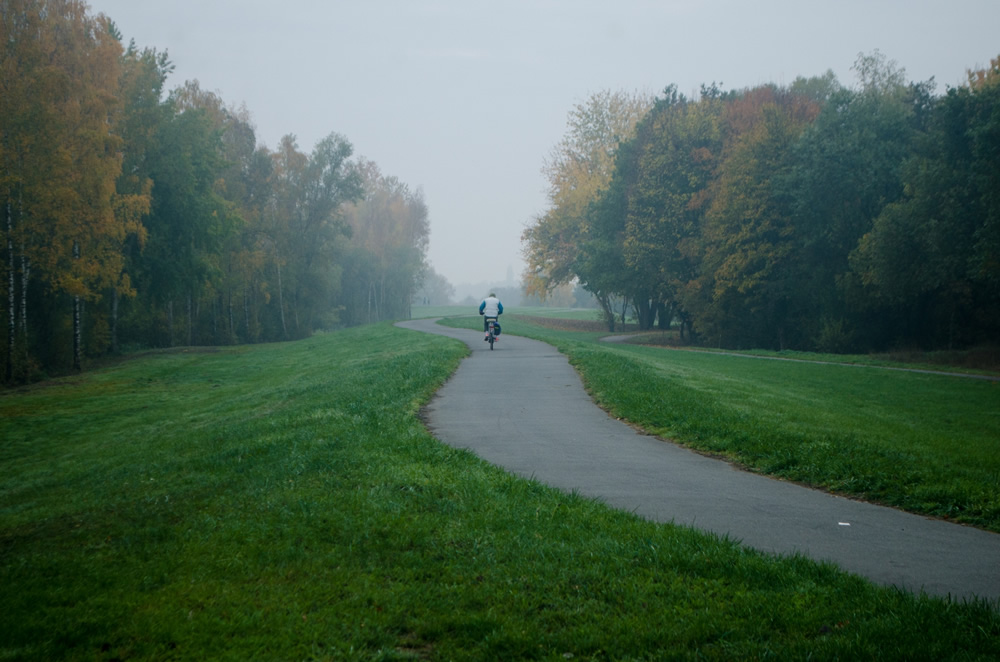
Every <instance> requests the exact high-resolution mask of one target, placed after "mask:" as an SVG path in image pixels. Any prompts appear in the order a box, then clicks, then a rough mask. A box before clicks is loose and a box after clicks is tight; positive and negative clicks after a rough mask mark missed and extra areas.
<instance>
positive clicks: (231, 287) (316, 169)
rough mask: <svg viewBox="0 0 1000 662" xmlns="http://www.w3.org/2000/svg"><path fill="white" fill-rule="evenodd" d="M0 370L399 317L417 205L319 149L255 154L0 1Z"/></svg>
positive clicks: (106, 24)
mask: <svg viewBox="0 0 1000 662" xmlns="http://www.w3.org/2000/svg"><path fill="white" fill-rule="evenodd" d="M0 49H2V51H0V200H2V202H0V204H2V208H0V214H2V223H3V236H4V241H3V246H2V254H3V258H2V264H3V276H4V281H5V282H4V285H5V286H6V287H5V288H4V289H5V290H6V293H7V297H6V299H7V301H6V303H7V305H6V306H5V307H4V308H5V312H6V317H7V319H6V324H4V325H3V328H2V330H0V334H2V341H3V348H4V351H3V352H2V353H0V354H2V358H0V361H2V368H0V369H2V374H3V376H4V379H5V380H6V381H7V382H8V383H10V382H23V381H27V380H31V379H37V378H38V377H40V376H42V375H44V374H47V373H49V372H61V371H65V370H66V369H69V368H73V369H77V370H79V369H80V368H81V367H82V364H83V363H84V362H85V361H86V360H87V358H88V357H98V356H102V355H106V354H108V353H116V352H120V351H122V350H124V349H128V348H144V347H150V348H155V347H170V346H175V345H213V344H233V343H249V342H263V341H275V340H284V339H296V338H302V337H305V336H308V335H309V334H311V333H313V332H314V331H316V330H318V329H323V328H330V327H333V326H337V325H343V324H358V323H365V322H373V321H377V320H383V319H391V318H398V317H401V316H404V315H406V314H408V310H409V303H410V298H411V297H412V295H413V293H414V292H415V291H416V289H417V287H419V285H420V278H421V275H422V274H423V272H424V270H425V256H426V250H427V242H428V236H429V224H428V212H427V206H426V204H425V203H424V200H423V194H422V192H421V191H419V190H417V191H414V190H411V189H410V188H409V187H408V186H407V185H406V184H404V183H402V182H400V181H398V180H397V179H396V178H394V177H390V176H387V175H384V174H383V173H381V172H380V171H379V168H378V167H377V165H376V164H374V163H372V162H370V161H366V160H364V159H355V158H352V152H353V148H352V146H351V144H350V142H349V141H348V140H347V139H346V138H345V137H343V136H341V135H338V134H336V133H331V134H330V135H329V136H327V137H326V138H324V139H322V140H320V141H319V142H318V143H317V144H316V145H315V147H314V148H313V149H312V150H311V151H310V152H308V153H307V152H305V151H303V150H302V149H301V148H300V147H299V146H298V144H297V142H296V138H295V136H294V135H287V136H285V137H284V138H282V139H281V141H280V144H279V145H278V146H277V148H276V149H274V150H271V149H269V148H267V147H266V146H263V145H259V144H258V143H257V137H256V135H255V128H254V125H253V123H252V121H251V116H250V113H249V111H248V110H247V109H246V108H245V107H242V106H241V107H233V106H229V105H227V104H225V103H224V102H223V101H222V100H221V99H220V97H219V96H218V95H217V94H216V93H213V92H208V91H205V90H203V89H201V88H200V86H199V84H198V83H197V82H187V83H185V84H184V85H182V86H180V87H178V88H177V89H174V90H172V91H170V92H169V93H168V92H167V91H166V82H167V79H168V77H169V75H170V74H171V73H172V71H173V66H172V64H171V63H170V61H169V58H168V56H167V53H165V52H158V51H157V50H155V49H152V48H144V49H140V48H138V47H136V45H135V43H134V42H130V43H129V44H128V45H127V46H126V45H125V44H124V43H123V39H122V36H121V34H120V33H119V31H118V30H117V28H116V26H115V24H114V23H113V21H112V20H111V19H109V18H108V17H106V16H104V15H97V16H92V15H90V14H89V13H88V7H87V5H86V3H84V2H81V1H78V0H4V1H3V2H2V3H0Z"/></svg>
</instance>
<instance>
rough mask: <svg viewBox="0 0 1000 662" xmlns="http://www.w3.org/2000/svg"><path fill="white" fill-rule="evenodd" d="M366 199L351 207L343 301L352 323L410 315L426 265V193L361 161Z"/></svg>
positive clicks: (348, 216)
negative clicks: (410, 308) (411, 303)
mask: <svg viewBox="0 0 1000 662" xmlns="http://www.w3.org/2000/svg"><path fill="white" fill-rule="evenodd" d="M359 172H360V173H361V186H362V189H363V191H364V194H363V197H362V198H361V199H360V200H358V201H357V202H355V203H353V204H351V205H348V206H347V208H346V218H347V224H348V226H349V227H350V228H351V241H350V242H349V245H348V249H349V255H348V264H347V273H346V274H345V283H344V285H345V288H344V293H343V305H344V306H345V308H346V312H347V320H346V321H348V322H349V323H354V324H357V323H368V322H375V321H379V320H385V319H399V318H405V317H409V313H410V310H409V306H410V301H411V300H412V298H413V294H414V293H415V292H416V291H417V289H418V288H419V286H420V282H421V279H422V277H423V275H424V272H425V269H426V253H427V244H428V241H429V237H430V225H429V222H428V218H427V205H426V203H425V202H424V198H423V192H422V191H420V190H417V191H411V190H410V188H409V187H408V186H407V185H406V184H404V183H402V182H400V181H399V179H397V178H396V177H392V176H385V175H383V174H382V173H381V172H380V170H379V169H378V166H376V164H374V163H373V162H371V161H363V162H362V163H361V164H360V165H359Z"/></svg>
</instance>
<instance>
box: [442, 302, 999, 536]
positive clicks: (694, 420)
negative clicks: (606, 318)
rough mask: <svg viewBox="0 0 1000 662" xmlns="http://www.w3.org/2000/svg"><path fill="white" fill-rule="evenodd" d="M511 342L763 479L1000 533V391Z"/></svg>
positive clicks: (570, 344)
mask: <svg viewBox="0 0 1000 662" xmlns="http://www.w3.org/2000/svg"><path fill="white" fill-rule="evenodd" d="M451 323H452V324H455V325H466V326H467V325H468V323H467V322H466V321H464V320H453V321H452V322H451ZM504 330H505V332H509V333H512V334H523V335H531V336H533V337H536V338H539V339H542V340H546V341H549V342H552V343H553V344H555V345H557V346H558V347H559V348H560V349H561V350H562V351H564V352H565V353H566V354H568V355H569V357H570V359H571V361H572V363H573V364H574V366H575V367H576V368H577V370H578V371H579V372H580V373H581V375H582V376H583V378H584V381H585V383H586V385H587V388H588V389H589V391H590V393H591V395H592V396H593V397H594V398H595V400H596V401H597V402H598V403H599V404H601V406H603V407H605V408H606V409H608V410H609V411H611V412H612V413H614V414H615V415H616V416H618V417H620V418H624V419H626V420H628V421H629V422H631V423H633V424H635V425H638V426H640V427H642V428H644V429H646V430H648V431H649V432H651V433H653V434H656V435H659V436H662V437H667V438H670V439H673V440H675V441H679V442H681V443H684V444H686V445H688V446H690V447H692V448H697V449H699V450H702V451H706V452H710V453H713V454H719V455H722V456H725V457H727V458H729V459H730V460H733V461H735V462H738V463H740V464H743V465H745V466H747V467H749V468H752V469H753V470H756V471H759V472H762V473H767V474H770V475H775V476H780V477H782V478H786V479H788V480H793V481H799V482H802V483H806V484H809V485H812V486H815V487H820V488H824V489H828V490H831V491H833V492H837V493H840V494H846V495H850V496H854V497H860V498H864V499H867V500H870V501H874V502H879V503H884V504H888V505H892V506H896V507H899V508H903V509H906V510H909V511H911V512H916V513H921V514H926V515H932V516H937V517H946V518H949V519H952V520H954V521H957V522H962V523H966V524H972V525H974V526H977V527H980V528H984V529H988V530H992V531H998V532H1000V383H997V382H991V381H984V380H979V379H967V378H960V377H952V376H947V375H941V374H922V373H915V372H906V371H901V370H886V369H882V368H879V367H861V366H858V365H842V364H836V363H831V362H826V363H824V362H823V361H834V360H835V358H836V357H832V356H829V355H826V356H811V357H810V358H811V359H812V361H808V362H806V361H774V360H762V359H760V358H751V357H749V356H739V355H732V354H722V353H715V352H700V351H699V352H692V351H674V350H668V349H664V348H658V347H649V346H641V345H619V344H609V343H600V344H598V343H597V339H598V338H599V337H600V336H601V335H602V334H600V333H574V332H566V331H553V330H550V329H545V328H542V327H540V326H537V325H535V324H532V323H530V322H529V321H527V320H525V319H524V318H514V319H511V320H510V321H506V322H505V323H504ZM852 358H854V360H855V361H857V360H858V359H859V357H852ZM813 361H818V362H813ZM878 363H879V365H887V362H885V361H884V360H880V361H878ZM891 365H892V366H893V367H895V368H904V367H906V366H905V365H903V364H898V363H896V364H891Z"/></svg>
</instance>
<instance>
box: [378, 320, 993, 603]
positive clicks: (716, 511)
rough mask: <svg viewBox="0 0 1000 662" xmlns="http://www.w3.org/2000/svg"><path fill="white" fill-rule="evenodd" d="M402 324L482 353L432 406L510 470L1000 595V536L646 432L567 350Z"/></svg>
mask: <svg viewBox="0 0 1000 662" xmlns="http://www.w3.org/2000/svg"><path fill="white" fill-rule="evenodd" d="M398 326H401V327H404V328H407V329H413V330H415V331H423V332H426V333H436V334H440V335H445V336H449V337H452V338H456V339H458V340H461V341H463V342H465V343H467V344H468V345H469V347H470V348H471V349H472V355H471V356H470V357H469V358H467V359H466V360H465V361H463V362H462V364H461V365H460V366H459V368H458V370H457V371H456V372H455V374H454V375H453V376H452V378H451V379H450V380H449V381H448V383H447V384H445V385H444V387H442V388H441V390H440V391H438V393H437V395H436V396H435V398H434V399H433V400H432V402H431V403H430V404H429V405H428V407H427V410H426V416H427V421H428V425H429V427H430V429H431V431H432V432H433V433H434V435H435V436H436V437H437V438H438V439H440V440H441V441H443V442H444V443H447V444H449V445H451V446H455V447H459V448H468V449H470V450H472V451H473V452H475V453H476V454H477V455H478V456H480V457H481V458H483V459H485V460H487V461H489V462H491V463H493V464H496V465H498V466H501V467H503V468H505V469H507V470H508V471H510V472H512V473H514V474H517V475H520V476H524V477H528V478H535V479H537V480H539V481H541V482H543V483H546V484H548V485H552V486H554V487H558V488H560V489H563V490H566V491H571V490H575V491H576V492H578V493H579V494H582V495H586V496H589V497H592V498H596V499H598V500H600V501H603V502H604V503H606V504H608V505H609V506H612V507H615V508H620V509H623V510H628V511H632V512H635V513H636V514H638V515H641V516H643V517H646V518H648V519H651V520H655V521H661V522H670V521H673V522H676V523H678V524H685V525H690V526H693V527H696V528H699V529H702V530H706V531H711V532H714V533H717V534H720V535H728V536H730V537H731V538H735V539H739V540H742V542H743V543H744V544H746V545H749V546H751V547H754V548H757V549H760V550H763V551H766V552H771V553H776V554H790V553H793V552H799V553H802V554H804V555H806V556H809V557H811V558H814V559H819V560H824V561H832V562H834V563H836V564H837V565H839V566H840V567H841V568H843V569H845V570H848V571H850V572H854V573H856V574H859V575H862V576H865V577H867V578H869V579H871V580H872V581H875V582H877V583H880V584H887V585H894V586H898V587H900V588H904V589H906V590H910V591H914V592H921V591H924V592H926V593H928V594H932V595H939V596H949V595H950V596H952V597H953V598H957V599H966V598H971V597H973V596H978V597H982V598H986V599H989V600H993V601H994V602H1000V535H997V534H994V533H989V532H985V531H981V530H978V529H974V528H971V527H966V526H961V525H957V524H951V523H948V522H943V521H939V520H934V519H929V518H926V517H921V516H919V515H911V514H908V513H904V512H901V511H897V510H894V509H891V508H885V507H881V506H874V505H871V504H867V503H862V502H858V501H852V500H850V499H846V498H843V497H837V496H832V495H830V494H827V493H825V492H820V491H816V490H811V489H808V488H804V487H801V486H798V485H795V484H792V483H788V482H783V481H779V480H774V479H771V478H767V477H764V476H760V475H757V474H752V473H747V472H744V471H740V470H738V469H736V468H734V467H733V466H732V465H730V464H728V463H726V462H723V461H720V460H714V459H711V458H707V457H704V456H702V455H699V454H697V453H694V452H693V451H690V450H687V449H685V448H683V447H681V446H677V445H675V444H672V443H669V442H664V441H662V440H659V439H657V438H654V437H651V436H647V435H643V434H640V433H637V432H636V431H635V430H633V429H632V428H630V427H629V426H627V425H625V424H624V423H621V422H619V421H616V420H615V419H613V418H611V417H609V416H608V415H607V414H606V413H605V412H604V411H603V410H601V409H600V408H598V407H597V406H596V405H594V404H593V402H592V401H591V400H590V397H589V396H588V395H587V393H586V391H584V389H583V385H582V383H581V381H580V378H579V377H578V376H577V374H576V372H575V371H574V370H573V368H572V367H571V366H570V365H569V362H568V361H567V359H566V357H564V356H563V355H562V354H560V353H559V352H558V351H557V350H556V349H555V348H554V347H552V346H550V345H547V344H545V343H542V342H538V341H535V340H530V339H527V338H520V337H516V336H513V337H512V336H506V335H505V336H501V339H500V340H499V341H498V343H497V346H496V349H495V350H494V351H492V352H491V351H490V349H489V345H487V344H486V343H485V342H483V336H482V334H481V333H479V332H475V331H468V330H463V329H449V328H446V327H442V326H438V325H437V324H436V323H435V321H434V320H412V321H408V322H401V323H399V324H398Z"/></svg>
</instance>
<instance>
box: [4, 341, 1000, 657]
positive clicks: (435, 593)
mask: <svg viewBox="0 0 1000 662" xmlns="http://www.w3.org/2000/svg"><path fill="white" fill-rule="evenodd" d="M465 353H466V350H465V348H464V346H463V345H462V344H461V343H458V342H455V341H450V340H447V339H444V338H439V337H429V336H426V335H417V334H415V333H413V332H408V331H404V330H400V329H395V328H392V327H390V326H388V325H378V326H375V327H366V328H362V329H354V330H349V331H344V332H338V333H334V334H328V335H322V336H317V337H314V338H312V339H309V340H307V341H303V342H298V343H287V344H278V345H268V346H254V347H243V348H238V349H224V350H220V351H214V352H193V351H188V352H185V351H176V352H162V353H156V354H152V355H147V356H145V357H142V358H137V359H134V360H131V361H128V362H124V363H121V364H119V365H116V366H112V367H108V368H105V369H103V370H101V371H97V372H94V373H88V374H85V375H82V376H79V377H75V378H73V379H65V380H59V381H56V382H52V383H49V384H45V385H39V386H35V387H31V388H27V389H21V390H18V391H10V392H6V393H4V394H2V395H0V438H2V439H3V440H4V441H3V444H2V445H0V468H2V471H0V585H2V586H3V608H2V610H0V659H24V660H42V659H44V660H111V659H119V660H195V659H197V660H203V659H229V660H247V659H266V660H405V659H428V660H484V659H491V660H492V659H505V660H512V659H547V660H564V659H571V658H570V656H572V659H582V660H608V659H615V660H654V659H692V660H694V659H717V660H729V659H806V658H810V659H875V658H878V659H901V660H903V659H906V660H910V659H935V660H937V659H962V660H967V659H995V658H996V657H997V656H1000V614H998V612H997V611H996V610H995V608H994V607H992V606H990V605H987V604H985V603H982V602H973V603H967V604H966V603H952V602H947V601H944V600H940V599H936V598H929V597H926V596H913V595H910V594H907V593H903V592H900V591H897V590H893V589H889V588H880V587H875V586H873V585H871V584H869V583H868V582H866V581H864V580H861V579H859V578H856V577H853V576H849V575H846V574H844V573H841V572H839V571H837V570H835V569H834V568H833V567H832V566H829V565H823V564H817V563H814V562H812V561H809V560H806V559H804V558H801V557H790V558H783V559H773V558H770V557H767V556H765V555H762V554H759V553H757V552H754V551H751V550H748V549H745V548H742V547H740V546H739V545H737V544H735V543H733V542H730V541H727V540H723V539H719V538H717V537H714V536H710V535H705V534H701V533H698V532H696V531H694V530H691V529H687V528H682V527H676V526H672V525H661V524H655V523H651V522H648V521H644V520H641V519H639V518H637V517H635V516H632V515H630V514H628V513H623V512H619V511H615V510H611V509H609V508H606V507H604V506H602V505H599V504H598V503H596V502H594V501H591V500H588V499H584V498H581V497H579V496H577V495H573V494H564V493H561V492H559V491H557V490H554V489H550V488H547V487H545V486H542V485H540V484H538V483H536V482H532V481H526V480H522V479H518V478H515V477H513V476H511V475H509V474H507V473H505V472H503V471H501V470H499V469H497V468H495V467H492V466H490V465H488V464H486V463H484V462H482V461H480V460H478V459H477V458H475V457H474V456H473V455H471V454H470V453H468V452H465V451H458V450H454V449H451V448H449V447H446V446H444V445H442V444H440V443H439V442H437V441H436V440H434V439H433V438H432V437H430V436H429V434H428V433H427V432H426V430H425V429H424V428H423V427H422V425H421V424H420V423H419V421H418V420H417V416H416V414H417V412H418V409H419V407H420V406H421V404H423V403H424V402H426V401H427V400H428V398H429V397H430V396H431V394H432V393H433V391H434V390H436V388H437V387H438V386H439V385H440V384H441V383H443V381H444V380H445V379H446V378H447V376H448V375H449V374H450V373H451V372H452V371H453V370H454V368H455V366H456V365H457V362H458V361H459V360H460V359H461V357H462V356H464V355H465ZM628 360H629V361H633V362H635V363H636V364H641V361H638V360H636V359H628Z"/></svg>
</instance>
